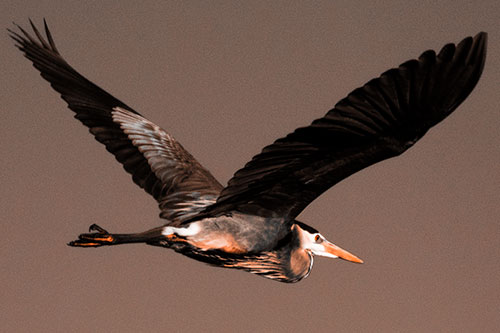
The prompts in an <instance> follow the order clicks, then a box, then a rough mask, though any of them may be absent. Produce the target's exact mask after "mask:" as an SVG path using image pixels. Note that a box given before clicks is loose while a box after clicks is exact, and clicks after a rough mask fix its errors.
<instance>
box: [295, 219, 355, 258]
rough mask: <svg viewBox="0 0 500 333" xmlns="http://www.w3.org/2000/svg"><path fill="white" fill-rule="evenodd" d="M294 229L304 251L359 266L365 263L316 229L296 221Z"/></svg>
mask: <svg viewBox="0 0 500 333" xmlns="http://www.w3.org/2000/svg"><path fill="white" fill-rule="evenodd" d="M294 228H295V232H296V233H297V236H298V239H299V241H300V247H301V248H302V249H304V250H306V251H308V252H310V253H312V254H314V255H317V256H323V257H328V258H341V259H344V260H347V261H351V262H355V263H359V264H362V263H363V260H361V259H359V258H358V257H356V256H355V255H354V254H352V253H349V252H347V251H346V250H344V249H342V248H340V247H338V246H337V245H335V244H332V243H330V242H329V241H327V240H326V238H325V237H323V235H321V234H320V233H319V232H318V231H317V230H316V229H314V228H312V227H310V226H308V225H307V224H304V223H302V222H298V221H295V225H294Z"/></svg>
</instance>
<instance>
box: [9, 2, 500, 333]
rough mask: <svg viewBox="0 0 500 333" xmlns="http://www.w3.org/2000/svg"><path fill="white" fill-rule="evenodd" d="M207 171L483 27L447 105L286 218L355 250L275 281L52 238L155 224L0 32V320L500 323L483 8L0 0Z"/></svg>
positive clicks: (492, 6)
mask: <svg viewBox="0 0 500 333" xmlns="http://www.w3.org/2000/svg"><path fill="white" fill-rule="evenodd" d="M28 17H31V18H33V19H34V21H35V22H36V23H37V24H41V22H42V21H41V20H42V18H43V17H46V18H47V20H48V22H49V25H50V27H51V30H52V32H53V35H54V38H55V41H56V44H57V45H58V48H59V50H60V51H61V53H62V54H63V56H64V57H65V58H66V59H67V61H68V62H69V63H70V64H71V65H72V66H73V67H75V68H76V69H77V70H78V71H80V72H81V73H82V74H83V75H85V76H86V77H87V78H88V79H90V80H91V81H93V82H95V83H97V84H98V85H100V86H101V87H103V88H104V89H106V90H107V91H108V92H110V93H111V94H113V95H114V96H116V97H117V98H119V99H122V100H123V101H125V102H126V103H127V104H129V105H130V106H132V107H134V108H135V109H136V110H138V111H139V112H141V113H142V114H143V115H144V116H146V117H147V118H149V119H150V120H152V121H154V122H155V123H157V124H158V125H160V126H162V127H163V128H165V129H166V130H168V131H169V132H170V133H171V134H173V135H174V136H175V137H176V138H177V139H178V140H179V141H180V142H181V143H182V144H183V145H184V146H185V147H186V148H187V149H188V150H189V151H190V152H192V154H193V155H194V156H195V157H196V158H198V160H199V161H200V162H201V163H202V164H204V165H205V166H206V167H207V168H208V169H209V170H211V171H212V172H213V174H214V175H215V176H216V177H217V178H218V179H219V180H220V181H221V182H222V183H226V182H227V180H228V179H229V178H230V177H231V175H232V174H233V173H234V172H235V171H236V170H237V169H238V168H240V167H241V166H243V164H244V163H245V162H246V161H248V160H249V159H250V158H251V157H252V156H253V155H254V154H256V153H258V152H259V151H260V149H261V148H262V147H263V146H265V145H267V144H269V143H271V142H272V141H274V140H275V139H276V138H278V137H281V136H283V135H285V134H287V133H289V132H290V131H292V130H293V129H295V128H296V127H299V126H304V125H307V124H309V123H310V122H311V121H312V120H313V119H315V118H318V117H321V116H323V115H324V114H325V113H326V111H327V110H329V109H330V108H331V107H332V106H333V105H334V104H335V103H336V102H337V101H338V100H339V99H341V98H343V97H344V96H345V95H347V94H348V93H349V92H350V91H351V90H353V89H354V88H357V87H358V86H360V85H362V84H364V83H365V82H367V81H368V80H370V79H371V78H373V77H376V76H378V75H379V74H380V73H381V72H383V71H385V70H386V69H389V68H391V67H394V66H397V65H399V64H400V63H402V62H404V61H406V60H408V59H410V58H415V57H417V56H418V55H420V53H421V52H423V51H425V50H427V49H430V48H432V49H439V48H441V47H442V46H443V45H444V44H445V43H448V42H455V43H456V42H458V41H460V40H461V39H462V38H464V37H465V36H469V35H474V34H476V33H477V32H479V31H482V30H483V31H487V32H489V46H488V57H487V61H486V67H485V70H484V73H483V76H482V79H481V80H480V81H479V84H478V85H477V87H476V89H475V90H474V91H473V92H472V94H471V95H470V96H469V98H468V99H467V100H466V101H465V102H464V103H463V104H462V105H461V106H460V108H459V109H458V110H457V111H456V112H455V113H454V114H453V115H452V116H450V117H449V118H448V119H446V120H445V121H444V122H443V123H441V124H439V125H438V126H436V127H435V128H434V129H432V130H431V131H430V132H429V133H428V134H427V135H426V136H425V137H424V138H423V139H422V140H421V141H420V142H419V143H418V144H417V145H416V146H415V147H413V148H412V149H410V150H409V151H408V152H407V153H405V154H404V155H403V156H401V157H399V158H395V159H391V160H388V161H384V162H382V163H379V164H377V165H375V166H373V167H371V168H369V169H367V170H364V171H362V172H360V173H358V174H356V175H355V176H352V177H350V178H349V179H347V180H345V181H343V182H341V183H340V184H338V185H337V186H335V187H334V188H332V189H331V190H330V191H328V192H327V193H325V194H324V195H322V196H321V197H320V198H319V199H318V200H316V201H315V202H314V203H313V204H312V205H310V206H309V207H308V208H307V209H306V210H305V211H304V212H303V213H302V214H301V215H300V216H299V219H300V220H302V221H304V222H306V223H308V224H311V225H312V226H314V227H316V228H317V229H319V230H320V231H321V232H322V233H323V235H325V236H326V237H327V238H328V239H330V240H332V241H333V242H334V243H336V244H338V245H339V246H342V247H344V248H346V249H348V250H350V251H352V252H353V253H355V254H357V255H359V256H360V257H361V258H363V259H364V260H365V264H364V265H354V264H350V263H348V262H344V261H340V260H331V259H326V258H316V261H315V265H314V268H313V271H312V274H311V275H310V276H309V278H307V279H305V280H303V281H302V282H300V283H298V284H292V285H289V284H282V283H277V282H274V281H270V280H266V279H263V278H260V277H257V276H254V275H252V274H248V273H244V272H240V271H236V270H227V269H220V268H212V267H210V266H207V265H205V264H202V263H200V262H196V261H194V260H191V259H189V258H186V257H183V256H181V255H179V254H176V253H175V252H173V251H170V250H167V249H161V248H154V247H148V246H144V245H128V246H118V247H110V248H100V249H74V248H69V247H67V246H66V243H67V242H68V241H70V240H73V239H74V238H75V237H76V236H77V235H78V234H80V233H82V232H85V231H86V230H87V228H88V226H89V225H90V224H91V223H98V224H99V225H101V226H103V227H105V228H107V229H108V230H109V231H111V232H135V231H142V230H146V229H148V228H151V227H155V226H158V225H161V224H162V223H163V221H161V220H160V219H159V218H158V213H159V211H158V208H157V206H156V202H155V201H154V200H153V199H152V198H151V197H149V196H148V195H147V194H146V193H145V192H143V191H142V190H141V189H139V188H138V187H137V186H136V185H135V184H133V183H132V181H131V179H130V176H129V175H128V174H126V173H125V172H124V171H123V170H122V169H121V166H120V165H119V164H118V163H117V162H116V161H115V160H114V159H113V157H112V156H111V155H110V154H109V153H107V152H106V151H105V149H104V148H103V147H102V146H101V145H100V144H98V143H97V142H96V141H94V139H93V138H92V137H91V135H89V134H88V132H87V129H86V128H84V127H83V126H82V125H81V124H80V123H79V122H77V121H76V120H74V119H73V118H72V117H73V114H72V112H70V111H69V110H68V109H67V108H66V105H65V103H64V102H63V101H62V100H61V99H60V98H59V95H58V94H56V93H55V92H54V91H53V90H52V89H51V88H50V86H49V85H48V83H46V82H45V81H44V80H42V78H41V77H40V76H39V75H38V72H37V71H35V70H34V69H33V68H32V67H31V65H30V63H29V62H28V61H27V60H26V59H24V58H23V57H22V55H21V53H20V52H18V51H17V49H15V48H14V47H13V43H12V41H11V40H10V39H9V38H8V37H7V34H6V32H5V31H4V32H3V33H2V34H1V35H2V36H1V37H0V43H1V48H0V50H1V58H2V60H1V61H0V73H1V78H0V81H1V84H0V86H1V89H0V100H1V106H0V108H1V115H2V121H1V122H0V136H1V138H0V144H1V147H2V148H1V149H2V151H1V152H2V154H1V156H2V163H1V174H0V177H1V186H0V191H1V201H0V205H1V211H2V218H1V219H2V221H1V229H2V240H1V242H0V248H1V273H0V274H1V275H0V276H1V281H2V293H1V294H2V296H1V297H0V299H1V309H0V331H2V332H16V331H19V332H21V331H28V330H29V331H49V330H50V331H54V332H67V331H73V332H91V331H96V330H99V331H103V330H107V331H110V332H134V331H174V332H175V331H185V330H188V329H189V330H192V331H220V332H231V331H233V332H235V331H240V332H251V331H257V332H293V331H309V332H312V331H322V332H332V331H335V332H491V331H495V330H497V329H498V327H499V326H500V264H499V256H500V247H499V245H500V227H499V216H500V195H499V192H500V191H499V188H500V172H499V165H500V148H499V143H500V131H499V127H500V115H499V111H500V103H499V102H498V96H499V93H500V90H499V88H500V71H499V68H500V61H499V60H500V57H499V52H500V43H499V36H500V23H499V18H500V2H498V1H496V0H492V1H481V2H473V1H440V2H434V1H433V2H427V1H425V2H423V1H418V2H413V3H412V4H410V2H404V1H370V2H368V1H366V2H357V1H322V2H320V1H315V2H308V1H304V2H288V1H285V2H278V1H272V2H258V1H250V2H244V3H243V2H236V1H214V2H205V1H186V2H165V3H164V2H160V1H157V2H145V3H140V4H139V2H135V1H121V2H116V3H115V4H111V2H106V3H105V4H103V3H100V2H97V1H95V2H94V1H87V2H82V1H54V2H50V1H18V0H16V1H11V0H7V1H5V0H4V1H2V4H1V5H0V18H1V19H0V22H1V25H2V26H3V27H4V28H7V27H12V25H11V22H12V21H15V22H17V23H19V24H22V25H23V26H25V27H27V26H28V22H27V18H28Z"/></svg>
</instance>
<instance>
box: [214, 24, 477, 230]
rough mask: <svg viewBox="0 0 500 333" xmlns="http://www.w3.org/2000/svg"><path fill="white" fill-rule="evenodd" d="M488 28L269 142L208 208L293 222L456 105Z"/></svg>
mask: <svg viewBox="0 0 500 333" xmlns="http://www.w3.org/2000/svg"><path fill="white" fill-rule="evenodd" d="M486 40H487V35H486V33H484V32H481V33H479V34H477V35H476V36H475V37H474V38H471V37H468V38H465V39H464V40H463V41H462V42H460V43H459V44H458V45H457V46H455V45H454V44H447V45H445V46H444V47H443V48H442V50H441V51H440V52H439V54H438V55H436V53H435V52H434V51H432V50H430V51H426V52H424V53H423V54H422V55H421V56H420V57H419V58H418V59H415V60H409V61H407V62H405V63H403V64H401V65H400V66H399V67H398V68H393V69H390V70H388V71H386V72H384V73H383V74H381V76H380V77H378V78H376V79H373V80H371V81H369V82H368V83H367V84H365V85H364V86H363V87H361V88H358V89H355V90H354V91H353V92H351V93H350V94H349V95H348V96H347V97H346V98H344V99H342V100H341V101H339V102H338V103H337V104H336V105H335V107H334V108H333V109H332V110H330V111H329V112H328V113H327V114H326V115H325V116H324V117H323V118H320V119H317V120H315V121H313V122H312V124H311V125H310V126H307V127H302V128H298V129H297V130H295V131H294V132H293V133H291V134H289V135H287V136H286V137H284V138H281V139H278V140H276V141H275V142H274V143H273V144H271V145H269V146H267V147H265V148H264V149H263V150H262V152H261V153H260V154H258V155H256V156H255V157H253V159H252V160H251V161H250V162H248V163H247V164H246V165H245V166H244V167H243V168H242V169H240V170H238V171H237V172H236V173H235V174H234V176H233V178H231V179H230V180H229V183H228V186H227V187H226V188H224V189H223V190H222V192H221V195H220V196H219V198H218V199H217V202H216V203H215V204H214V205H212V206H209V207H207V209H206V211H205V212H204V214H205V215H218V214H224V213H227V212H230V211H233V210H236V211H239V212H242V213H248V214H253V215H259V216H263V217H276V216H280V217H285V220H286V221H292V220H293V219H294V218H295V217H296V216H297V215H298V214H299V213H300V212H301V211H302V210H303V209H304V208H305V207H306V206H307V205H308V204H309V203H310V202H311V201H313V200H314V199H315V198H316V197H318V196H319V195H320V194H321V193H323V192H324V191H326V190H327V189H329V188H330V187H331V186H333V185H335V184H336V183H338V182H339V181H341V180H342V179H344V178H346V177H348V176H350V175H352V174H353V173H355V172H357V171H359V170H361V169H363V168H366V167H368V166H370V165H372V164H374V163H377V162H379V161H382V160H384V159H387V158H390V157H393V156H397V155H399V154H401V153H403V152H404V151H406V150H407V149H408V148H409V147H411V146H412V145H413V144H414V143H415V142H416V141H417V140H419V139H420V138H421V137H422V136H423V135H424V134H425V133H426V132H427V131H428V130H429V129H430V128H431V127H432V126H434V125H436V124H437V123H439V122H440V121H441V120H443V119H444V118H446V117H447V116H448V115H449V114H450V113H451V112H453V111H454V110H455V109H456V108H457V107H458V105H459V104H460V103H461V102H463V100H464V99H465V98H466V97H467V96H468V95H469V94H470V93H471V91H472V89H473V88H474V86H475V85H476V83H477V82H478V80H479V77H480V75H481V73H482V70H483V67H484V62H485V57H486Z"/></svg>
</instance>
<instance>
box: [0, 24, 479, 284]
mask: <svg viewBox="0 0 500 333" xmlns="http://www.w3.org/2000/svg"><path fill="white" fill-rule="evenodd" d="M30 23H31V21H30ZM31 26H32V28H33V31H34V33H35V35H36V38H33V37H32V36H30V35H29V34H28V33H27V32H26V31H25V30H23V29H22V28H21V27H18V28H19V29H20V31H21V33H17V32H14V31H12V30H9V32H10V34H11V37H12V38H13V39H14V40H15V41H16V43H17V47H18V48H19V49H20V50H21V51H22V52H23V53H24V55H25V56H26V57H27V58H28V59H29V60H31V61H32V62H33V65H34V67H35V68H36V69H38V70H39V71H40V73H41V75H42V77H44V78H45V79H46V80H47V81H49V82H50V84H51V86H52V87H53V88H54V89H55V90H56V91H57V92H59V93H60V94H61V97H62V98H63V99H64V100H65V101H66V102H67V103H68V106H69V108H70V109H71V110H72V111H73V112H75V118H77V119H78V120H80V121H81V122H82V123H83V124H84V125H85V126H87V127H88V128H89V131H90V133H92V134H93V135H94V137H95V138H96V140H97V141H99V142H101V143H102V144H104V145H105V147H106V149H107V150H108V151H109V152H111V153H112V154H113V155H114V156H115V158H116V159H117V160H118V161H119V162H120V163H121V164H122V165H123V167H124V169H125V170H126V171H127V172H128V173H130V174H131V175H132V179H133V181H134V182H135V183H136V184H137V185H139V186H140V187H142V188H143V189H144V190H145V191H146V192H147V193H149V194H151V195H152V196H153V197H154V198H155V199H156V200H157V201H158V204H159V207H160V210H161V214H160V217H161V218H163V219H165V220H166V223H165V225H164V226H161V227H158V228H155V229H151V230H148V231H146V232H143V233H137V234H110V233H108V232H107V231H106V230H104V229H102V228H101V227H98V226H96V225H92V226H91V227H90V231H91V232H90V233H87V234H81V235H80V236H79V239H78V240H76V241H73V242H70V243H69V245H71V246H79V247H97V246H103V245H116V244H124V243H138V242H140V243H147V244H149V245H154V246H163V247H168V248H172V249H174V250H175V251H177V252H180V253H182V254H184V255H187V256H189V257H191V258H194V259H197V260H200V261H203V262H206V263H209V264H212V265H216V266H221V267H229V268H237V269H242V270H246V271H249V272H252V273H256V274H259V275H262V276H265V277H267V278H270V279H274V280H278V281H283V282H296V281H299V280H301V279H302V278H304V277H306V276H307V275H308V274H309V272H310V270H311V268H312V263H313V255H314V254H315V255H322V256H327V257H333V258H337V257H340V258H342V259H345V260H349V261H353V262H362V261H361V260H360V259H359V258H357V257H356V256H354V255H352V254H350V253H349V252H347V251H345V250H343V249H341V248H339V247H337V246H335V245H334V244H332V243H330V242H328V241H327V240H326V239H325V238H324V237H323V236H322V235H321V234H319V232H318V231H317V230H316V229H314V228H312V227H310V226H308V225H306V224H304V223H301V222H298V221H296V220H295V218H296V217H297V215H298V214H299V213H300V212H301V211H302V210H303V209H304V208H305V207H306V206H307V205H308V204H309V203H310V202H312V201H313V200H314V199H315V198H317V197H318V196H319V195H320V194H321V193H323V192H324V191H326V190H327V189H329V188H330V187H331V186H333V185H335V184H336V183H338V182H339V181H341V180H342V179H344V178H346V177H348V176H350V175H351V174H353V173H355V172H357V171H359V170H361V169H363V168H365V167H368V166H370V165H372V164H374V163H376V162H379V161H381V160H384V159H387V158H389V157H393V156H397V155H399V154H401V153H403V152H404V151H406V150H407V149H408V148H409V147H411V146H412V145H413V144H414V143H415V142H416V141H417V140H419V139H420V138H421V137H422V136H423V135H424V134H425V133H426V132H427V131H428V130H429V129H430V128H431V127H432V126H434V125H436V124H437V123H439V122H440V121H441V120H443V119H444V118H446V117H447V116H448V115H449V114H450V113H451V112H453V111H454V110H455V109H456V108H457V107H458V105H459V104H460V103H461V102H462V101H463V100H464V99H465V98H466V97H467V96H468V95H469V94H470V93H471V91H472V89H473V88H474V87H475V85H476V83H477V82H478V80H479V77H480V75H481V73H482V70H483V67H484V62H485V57H486V39H487V35H486V33H484V32H481V33H479V34H477V35H476V36H475V37H474V38H471V37H467V38H465V39H464V40H462V41H461V42H460V43H459V44H458V45H456V46H455V45H454V44H447V45H445V46H444V47H443V48H442V50H441V51H440V52H439V53H438V54H436V53H435V52H434V51H426V52H424V53H423V54H422V55H421V56H420V57H419V58H418V59H415V60H409V61H407V62H405V63H403V64H402V65H400V66H399V67H398V68H393V69H391V70H388V71H386V72H385V73H383V74H382V75H381V76H380V77H378V78H376V79H373V80H371V81H370V82H368V83H367V84H365V85H364V86H363V87H361V88H358V89H356V90H354V91H353V92H352V93H350V94H349V95H348V96H347V97H346V98H344V99H342V100H341V101H340V102H338V103H337V105H335V107H334V108H333V109H332V110H330V111H329V112H328V113H327V114H326V115H325V116H324V117H323V118H320V119H317V120H315V121H313V122H312V124H311V125H309V126H307V127H301V128H298V129H297V130H295V131H294V132H293V133H291V134H289V135H287V136H286V137H284V138H281V139H278V140H276V141H275V142H274V143H273V144H271V145H269V146H267V147H265V148H264V149H263V150H262V152H261V153H260V154H258V155H256V156H255V157H254V158H253V159H252V160H251V161H250V162H248V163H247V164H246V165H245V166H244V167H243V168H242V169H240V170H238V171H237V172H236V173H235V174H234V176H233V177H232V178H231V179H230V180H229V182H228V185H227V186H226V187H223V186H222V185H221V184H220V183H219V182H218V181H217V180H216V179H215V178H214V177H213V176H212V175H211V174H210V172H209V171H207V170H206V169H205V168H204V167H202V166H201V165H200V164H199V163H198V162H197V161H196V160H195V159H194V158H193V156H191V154H189V153H188V152H187V151H186V150H185V149H184V148H183V147H182V146H181V145H180V144H179V143H178V142H177V141H175V139H174V138H173V137H172V136H170V135H169V134H168V133H167V132H165V131H164V130H163V129H161V128H160V127H158V126H157V125H155V124H153V123H151V122H150V121H149V120H147V119H145V118H144V117H142V116H141V115H140V114H139V113H137V112H136V111H134V110H133V109H132V108H130V107H129V106H127V105H126V104H124V103H123V102H121V101H119V100H118V99H116V98H114V97H113V96H111V95H109V94H108V93H106V92H105V91H104V90H102V89H101V88H99V87H98V86H96V85H95V84H93V83H92V82H90V81H88V80H87V79H86V78H84V77H83V76H81V75H80V74H79V73H78V72H76V71H75V70H74V69H73V68H72V67H71V66H70V65H69V64H68V63H67V62H66V61H65V60H64V59H63V58H62V56H61V55H60V53H59V51H58V50H57V48H56V46H55V43H54V41H53V39H52V36H51V34H50V32H49V29H48V27H47V24H46V23H45V22H44V27H45V34H46V40H45V38H44V37H43V36H42V35H41V34H40V33H39V31H38V30H37V29H36V27H35V26H34V25H33V23H31Z"/></svg>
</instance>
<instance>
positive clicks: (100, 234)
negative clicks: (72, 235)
mask: <svg viewBox="0 0 500 333" xmlns="http://www.w3.org/2000/svg"><path fill="white" fill-rule="evenodd" d="M89 231H90V233H85V234H81V235H80V236H78V239H77V240H74V241H71V242H69V243H68V245H69V246H73V247H99V246H105V245H108V246H109V245H119V244H128V243H154V242H155V241H156V240H158V239H159V238H161V232H160V230H159V229H152V230H149V231H146V232H143V233H136V234H110V233H109V232H107V231H106V230H105V229H103V228H101V227H100V226H98V225H97V224H92V225H91V226H90V228H89Z"/></svg>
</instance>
